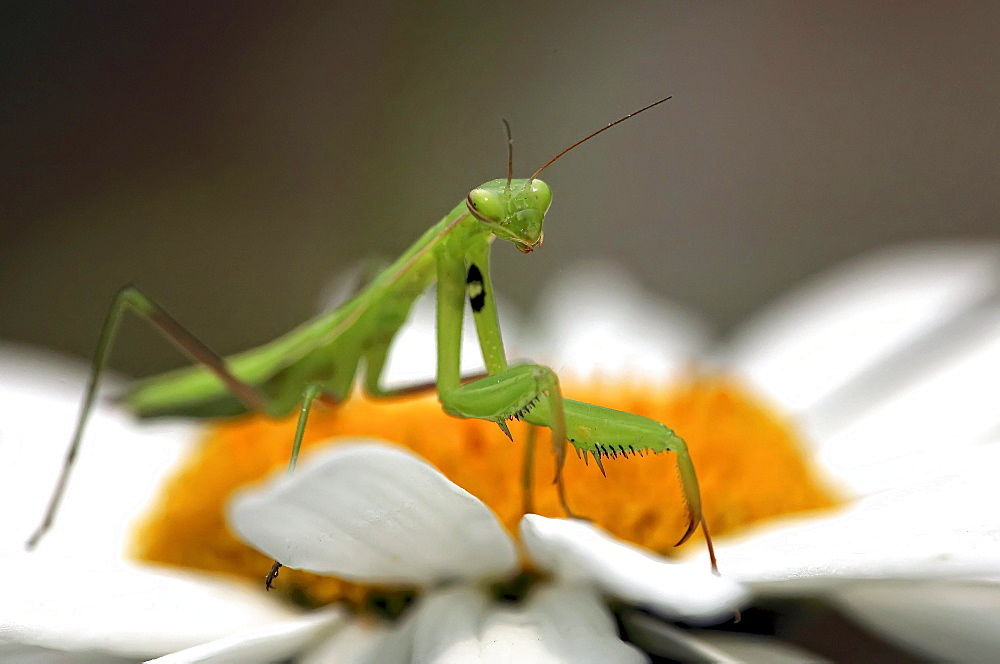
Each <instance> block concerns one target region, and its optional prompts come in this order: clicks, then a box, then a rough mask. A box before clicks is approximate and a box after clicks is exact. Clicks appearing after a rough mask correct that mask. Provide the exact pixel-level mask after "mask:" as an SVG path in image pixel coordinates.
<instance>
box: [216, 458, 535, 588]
mask: <svg viewBox="0 0 1000 664" xmlns="http://www.w3.org/2000/svg"><path fill="white" fill-rule="evenodd" d="M229 522H230V524H231V526H232V527H233V529H234V530H235V531H236V532H237V533H238V534H239V535H240V536H241V537H242V538H243V539H244V540H246V541H247V542H248V543H250V544H251V545H252V546H254V547H256V548H257V549H259V550H260V551H263V552H265V553H266V554H267V555H269V556H272V557H274V558H275V559H276V560H278V561H280V562H281V563H282V564H284V565H286V566H288V567H293V568H296V569H306V570H309V571H312V572H316V573H319V574H331V575H335V576H339V577H342V578H345V579H351V580H365V581H379V582H385V583H407V584H419V585H426V584H432V583H436V582H439V581H445V580H449V579H461V578H476V579H483V578H490V577H494V576H504V575H506V574H509V573H511V572H513V571H514V569H516V566H517V555H516V552H515V549H514V544H513V542H512V541H511V539H510V537H509V536H508V535H507V533H506V532H505V531H504V530H503V527H502V526H501V525H500V522H499V521H498V520H497V518H496V516H495V515H494V514H493V513H492V512H490V510H489V509H488V508H487V507H486V506H485V505H483V503H482V502H480V501H479V499H477V498H476V497H474V496H472V495H471V494H469V493H468V492H467V491H465V490H464V489H462V488H460V487H458V486H456V485H455V484H453V483H452V482H451V481H450V480H448V478H446V477H445V476H444V475H442V474H441V473H440V472H439V471H437V470H436V469H435V468H433V467H431V466H430V465H428V464H427V463H426V462H424V461H423V460H422V459H420V458H418V457H417V456H415V455H413V454H412V453H410V452H408V451H405V450H402V449H399V448H395V447H390V446H389V445H387V444H385V443H382V441H375V440H369V441H368V443H367V444H364V443H354V444H342V445H338V446H336V447H334V448H333V449H329V450H326V451H323V452H320V453H317V454H315V455H314V456H312V457H310V458H309V459H307V462H306V463H303V464H302V465H301V466H300V467H299V469H298V470H296V472H295V473H293V474H292V475H288V476H279V477H278V478H276V479H274V480H273V481H271V482H269V483H267V484H265V485H263V486H258V487H256V488H251V489H248V490H245V491H243V492H241V493H240V494H238V495H237V496H236V497H235V498H234V499H233V501H232V502H231V503H230V506H229Z"/></svg>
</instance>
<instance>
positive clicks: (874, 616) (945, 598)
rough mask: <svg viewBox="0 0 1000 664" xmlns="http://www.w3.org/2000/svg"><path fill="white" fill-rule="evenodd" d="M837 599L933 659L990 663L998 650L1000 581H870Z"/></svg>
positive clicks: (869, 623)
mask: <svg viewBox="0 0 1000 664" xmlns="http://www.w3.org/2000/svg"><path fill="white" fill-rule="evenodd" d="M831 598H832V599H833V601H834V602H835V603H836V604H838V605H840V607H841V608H843V609H845V610H846V611H848V612H849V613H850V614H851V615H852V616H853V618H854V619H855V620H857V621H858V622H859V623H861V624H863V625H866V626H867V627H869V628H871V629H873V630H874V631H876V632H878V633H881V634H882V635H883V636H884V637H886V638H887V639H888V640H890V641H893V642H895V643H897V644H898V645H900V646H902V647H904V648H907V649H908V650H911V651H914V652H916V653H917V654H919V655H921V656H923V657H926V658H928V659H929V660H933V661H949V662H989V661H995V660H996V656H997V653H998V652H1000V610H998V607H1000V583H998V582H997V580H996V579H994V580H992V581H990V582H986V581H974V582H973V581H965V580H953V581H943V580H918V581H872V582H865V583H856V584H850V585H845V586H843V587H841V588H838V589H837V590H836V591H835V592H834V593H833V594H832V597H831Z"/></svg>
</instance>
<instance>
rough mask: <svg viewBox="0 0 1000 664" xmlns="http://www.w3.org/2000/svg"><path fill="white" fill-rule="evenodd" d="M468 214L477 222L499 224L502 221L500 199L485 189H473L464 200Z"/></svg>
mask: <svg viewBox="0 0 1000 664" xmlns="http://www.w3.org/2000/svg"><path fill="white" fill-rule="evenodd" d="M465 202H466V205H468V206H469V212H471V213H472V216H474V217H475V218H476V219H478V220H479V221H485V222H489V223H494V224H499V223H501V222H502V221H503V205H502V203H501V202H500V198H499V197H498V196H497V195H496V194H494V193H492V192H489V191H487V190H485V189H473V190H472V191H470V192H469V195H468V197H467V198H466V201H465Z"/></svg>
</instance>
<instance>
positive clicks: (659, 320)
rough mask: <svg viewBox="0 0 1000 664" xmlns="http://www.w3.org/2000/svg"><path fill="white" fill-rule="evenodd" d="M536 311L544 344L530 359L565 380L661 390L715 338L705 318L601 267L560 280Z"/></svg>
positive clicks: (584, 269)
mask: <svg viewBox="0 0 1000 664" xmlns="http://www.w3.org/2000/svg"><path fill="white" fill-rule="evenodd" d="M537 311H538V315H537V319H538V320H540V321H542V324H541V330H540V335H541V340H540V341H539V342H537V343H536V344H535V345H534V346H535V347H534V348H532V350H531V352H532V354H535V355H537V357H538V358H539V359H542V360H544V361H545V362H547V363H549V364H551V366H552V368H553V369H555V370H556V372H557V373H559V374H560V375H565V376H567V377H575V378H579V379H584V380H586V379H591V378H599V377H622V376H628V377H629V378H630V379H632V378H634V379H635V380H636V381H648V382H650V383H653V384H663V383H666V382H667V381H669V380H671V379H672V378H673V377H674V376H675V374H676V373H677V372H678V371H680V370H683V369H685V368H687V367H688V366H689V365H690V364H691V363H692V361H694V360H696V359H698V358H699V356H701V355H702V354H703V352H704V349H705V348H706V347H707V344H708V343H710V342H711V341H712V340H713V338H714V335H713V334H712V332H711V330H710V329H709V328H708V327H707V326H706V325H705V323H704V322H702V320H701V319H700V318H698V317H697V316H695V315H694V314H692V313H691V312H689V311H687V310H685V309H683V308H681V307H679V306H677V305H676V304H672V303H670V302H667V301H666V300H662V299H659V298H657V297H655V296H653V295H651V294H649V293H646V292H644V291H643V289H642V288H641V287H640V286H639V285H638V284H637V283H636V282H635V280H634V279H632V278H631V277H630V276H628V275H627V274H626V273H625V272H624V271H622V270H621V269H619V268H617V267H616V266H614V265H612V264H610V263H602V262H600V261H597V262H594V263H588V264H587V265H586V266H581V267H577V268H575V269H573V270H569V271H566V272H564V273H562V274H561V275H560V276H559V278H558V279H557V280H556V282H555V283H554V284H553V285H552V286H550V287H548V288H546V289H545V291H544V292H543V294H542V296H541V299H540V301H539V305H538V309H537Z"/></svg>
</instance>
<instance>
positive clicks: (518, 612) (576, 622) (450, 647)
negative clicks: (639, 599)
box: [408, 586, 646, 664]
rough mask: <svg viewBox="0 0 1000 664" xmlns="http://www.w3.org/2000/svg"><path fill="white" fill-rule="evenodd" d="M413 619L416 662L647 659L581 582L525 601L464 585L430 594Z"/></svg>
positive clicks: (543, 590) (551, 588) (539, 592)
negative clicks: (502, 599)
mask: <svg viewBox="0 0 1000 664" xmlns="http://www.w3.org/2000/svg"><path fill="white" fill-rule="evenodd" d="M408 620H412V621H413V622H414V627H413V629H414V633H413V660H414V661H420V662H435V663H438V664H447V663H455V664H460V663H461V664H464V663H466V662H482V663H484V664H485V663H489V662H496V663H497V664H501V663H506V662H524V663H526V664H531V663H534V662H538V663H541V662H573V663H577V662H579V663H586V662H595V663H597V662H623V663H624V662H643V661H646V657H645V655H643V654H642V653H641V652H640V651H639V650H638V649H636V648H635V647H634V646H632V645H630V644H627V643H624V642H623V641H621V639H619V638H618V631H617V629H616V627H615V621H614V618H613V617H612V616H611V613H610V612H609V611H608V609H607V607H606V606H605V605H604V603H603V602H602V601H601V599H600V598H599V597H597V595H595V594H594V593H593V592H592V591H589V590H587V589H585V588H581V587H573V586H546V587H543V588H539V589H538V590H537V591H536V592H535V593H534V594H532V595H531V597H529V599H528V600H527V601H526V602H525V603H523V604H521V605H507V604H497V603H493V602H490V601H489V600H488V599H487V598H486V597H485V596H484V595H483V594H482V593H481V592H480V591H478V590H476V589H474V588H470V587H461V588H457V589H453V590H449V591H445V592H439V593H435V594H433V595H431V596H429V597H428V598H427V599H426V600H425V602H424V603H423V604H421V605H420V606H419V607H418V608H417V610H416V611H415V612H414V615H413V616H412V617H411V618H408Z"/></svg>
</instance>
